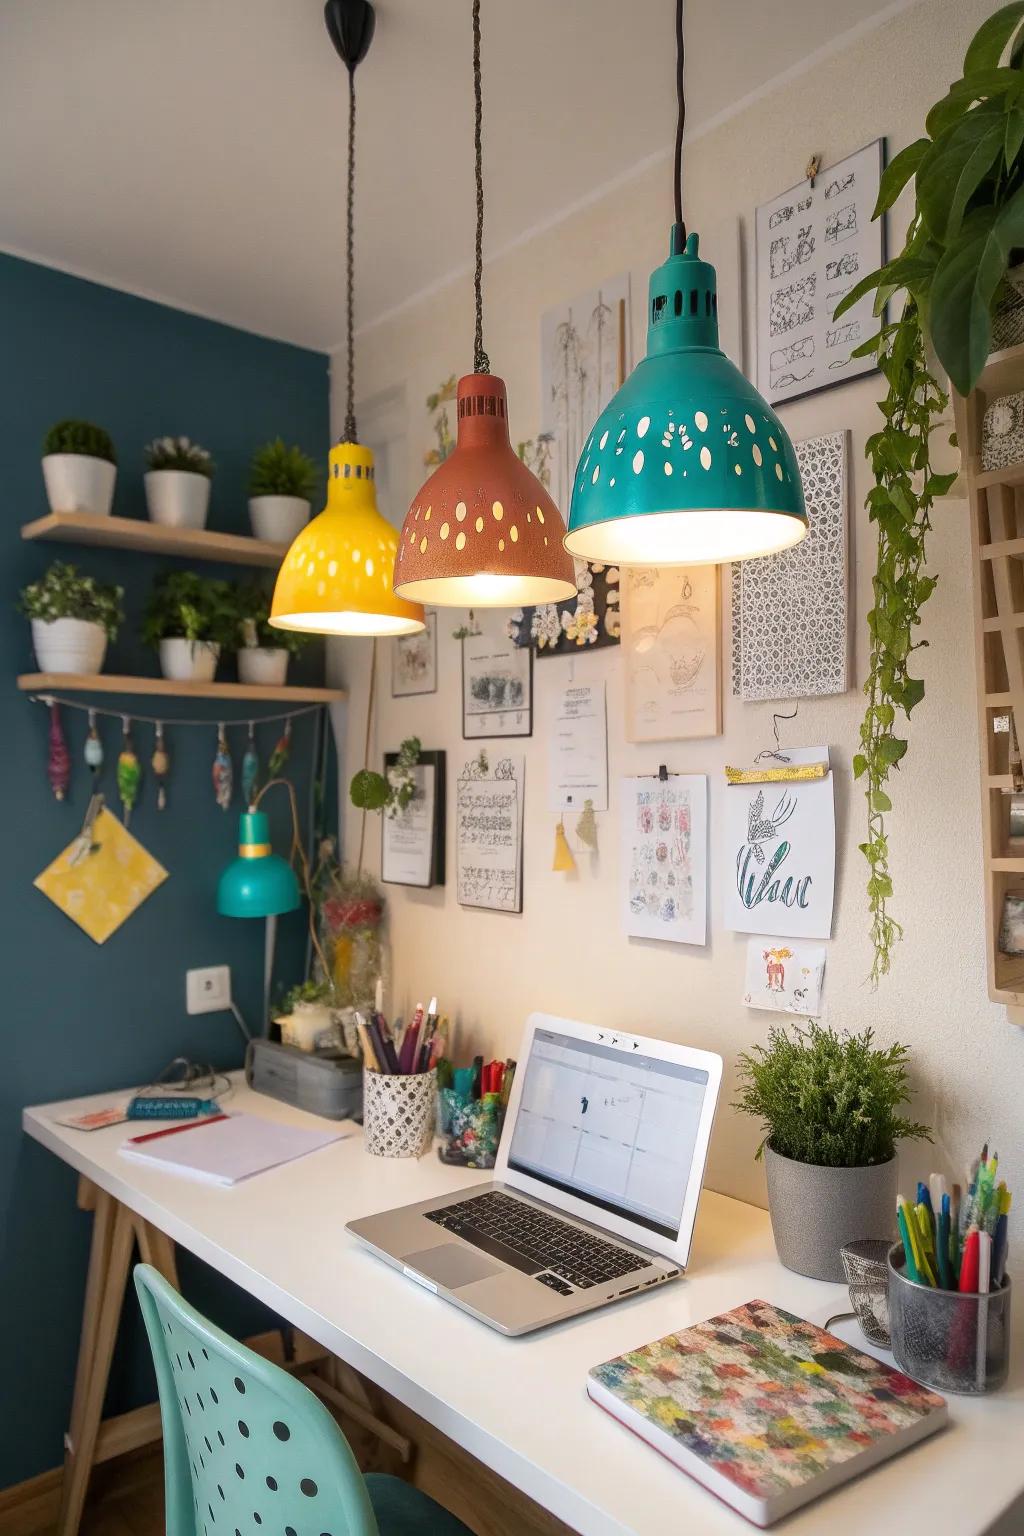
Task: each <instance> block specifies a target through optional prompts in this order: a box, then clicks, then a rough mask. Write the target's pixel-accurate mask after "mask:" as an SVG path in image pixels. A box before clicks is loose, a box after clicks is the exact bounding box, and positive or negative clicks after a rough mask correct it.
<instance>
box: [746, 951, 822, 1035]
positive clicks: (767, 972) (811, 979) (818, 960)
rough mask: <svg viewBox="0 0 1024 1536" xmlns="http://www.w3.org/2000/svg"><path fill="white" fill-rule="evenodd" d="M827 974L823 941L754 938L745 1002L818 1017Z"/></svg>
mask: <svg viewBox="0 0 1024 1536" xmlns="http://www.w3.org/2000/svg"><path fill="white" fill-rule="evenodd" d="M824 975H825V946H824V944H801V943H799V942H798V941H797V940H794V939H788V940H785V941H783V940H782V939H762V938H754V939H751V940H750V941H749V943H748V945H747V972H746V984H745V986H744V989H743V1001H744V1003H745V1004H746V1006H747V1007H748V1008H767V1009H769V1010H771V1012H773V1013H802V1014H805V1015H807V1017H809V1018H817V1017H818V1016H819V1014H820V1013H821V988H822V981H823V979H824Z"/></svg>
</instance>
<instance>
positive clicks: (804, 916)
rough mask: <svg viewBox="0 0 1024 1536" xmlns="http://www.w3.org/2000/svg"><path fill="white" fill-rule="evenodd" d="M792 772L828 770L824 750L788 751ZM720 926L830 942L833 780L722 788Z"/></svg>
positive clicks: (833, 872) (829, 777)
mask: <svg viewBox="0 0 1024 1536" xmlns="http://www.w3.org/2000/svg"><path fill="white" fill-rule="evenodd" d="M786 757H787V758H788V759H789V761H790V762H791V763H793V764H797V765H798V764H800V763H827V762H828V748H827V747H796V748H792V747H787V748H786ZM722 825H723V837H724V843H723V846H722V870H721V874H722V886H723V889H724V891H725V900H724V910H723V921H724V924H725V927H726V928H731V929H733V930H734V931H736V932H738V933H764V932H765V931H766V930H767V931H768V932H770V933H777V934H779V935H780V936H781V937H783V938H787V939H789V938H793V939H827V938H830V937H831V935H832V903H833V900H834V898H835V877H836V811H835V796H834V791H833V784H832V774H831V773H827V774H826V775H825V777H824V778H823V779H808V780H790V781H789V782H788V783H777V784H729V785H727V786H726V790H725V815H724V817H723V820H722Z"/></svg>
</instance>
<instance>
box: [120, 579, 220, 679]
mask: <svg viewBox="0 0 1024 1536" xmlns="http://www.w3.org/2000/svg"><path fill="white" fill-rule="evenodd" d="M235 626H236V618H235V607H234V603H233V600H232V593H231V588H230V586H229V585H228V583H227V582H226V581H211V580H208V579H207V578H206V577H205V576H199V575H197V574H196V572H195V571H170V572H168V573H167V574H165V575H163V576H159V577H157V579H156V581H155V582H154V583H153V590H152V592H151V593H150V598H149V603H148V605H147V608H146V616H145V619H144V621H143V626H142V638H143V639H144V640H145V642H146V644H147V645H153V646H155V647H156V648H157V650H158V652H159V655H160V670H161V672H162V673H163V675H164V677H167V678H170V679H171V680H172V681H173V682H176V683H189V682H192V683H209V682H212V681H213V677H214V674H215V673H216V671H217V662H218V661H219V660H220V653H221V650H222V649H230V648H231V647H232V646H233V644H234V642H235Z"/></svg>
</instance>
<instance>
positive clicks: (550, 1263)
mask: <svg viewBox="0 0 1024 1536" xmlns="http://www.w3.org/2000/svg"><path fill="white" fill-rule="evenodd" d="M424 1214H425V1216H426V1218H427V1220H428V1221H433V1222H436V1223H437V1225H438V1226H440V1227H444V1228H445V1230H446V1231H448V1232H453V1233H455V1234H456V1235H457V1236H458V1237H461V1238H464V1239H465V1241H466V1242H467V1243H472V1244H473V1246H474V1247H475V1248H480V1249H482V1250H483V1252H484V1253H489V1254H491V1256H492V1257H493V1258H496V1259H502V1260H503V1261H504V1262H505V1263H506V1264H511V1265H512V1267H513V1268H514V1269H519V1270H522V1272H523V1273H524V1274H529V1275H534V1276H535V1277H536V1279H538V1280H539V1281H540V1283H541V1284H542V1285H546V1286H548V1287H549V1288H550V1289H551V1290H553V1291H557V1292H558V1293H559V1295H562V1296H569V1295H571V1294H572V1291H573V1288H574V1287H575V1288H576V1289H577V1290H589V1288H590V1287H591V1286H593V1285H600V1284H602V1283H604V1282H605V1281H608V1280H618V1279H619V1278H621V1276H623V1275H630V1274H633V1273H634V1272H635V1271H637V1270H640V1269H646V1268H647V1267H648V1265H649V1263H650V1260H649V1259H646V1258H643V1257H642V1256H641V1255H639V1254H636V1253H631V1252H630V1251H629V1250H628V1249H626V1248H619V1247H618V1246H617V1245H616V1244H615V1243H606V1242H605V1241H604V1239H603V1238H600V1237H595V1236H594V1235H593V1234H592V1233H590V1232H587V1231H584V1230H583V1229H582V1228H580V1227H575V1226H573V1225H572V1223H571V1222H568V1221H562V1220H561V1219H560V1218H559V1217H558V1216H549V1215H548V1214H547V1212H546V1211H541V1210H538V1209H537V1207H536V1206H533V1205H529V1204H527V1202H526V1201H524V1200H514V1199H513V1198H512V1197H511V1196H510V1195H505V1194H502V1193H501V1192H500V1191H499V1190H489V1191H488V1192H487V1194H484V1195H477V1196H476V1197H475V1198H474V1199H472V1200H459V1201H458V1202H457V1203H456V1204H455V1205H446V1206H442V1207H441V1209H440V1210H436V1211H426V1212H424ZM542 1271H543V1273H542Z"/></svg>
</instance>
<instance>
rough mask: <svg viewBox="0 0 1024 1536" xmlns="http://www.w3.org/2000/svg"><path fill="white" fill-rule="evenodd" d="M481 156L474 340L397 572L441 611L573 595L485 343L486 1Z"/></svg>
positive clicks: (549, 504) (476, 63)
mask: <svg viewBox="0 0 1024 1536" xmlns="http://www.w3.org/2000/svg"><path fill="white" fill-rule="evenodd" d="M473 88H474V101H475V133H474V145H475V151H476V271H475V278H474V288H475V296H476V334H475V345H474V358H473V372H472V373H469V374H466V376H465V377H464V378H461V379H460V380H459V387H458V392H457V405H456V412H457V427H456V442H455V448H454V451H453V452H452V453H451V454H450V455H449V457H448V458H447V459H445V461H444V463H443V464H441V465H440V467H439V468H438V469H436V470H435V471H434V473H433V474H432V475H431V477H430V479H429V480H428V481H427V482H426V484H425V485H424V486H423V487H422V488H421V489H420V491H419V492H418V493H417V495H416V496H415V497H414V498H413V502H412V506H411V507H410V508H409V512H408V515H407V517H406V519H405V526H404V527H403V529H402V536H401V541H400V544H399V549H398V561H397V564H396V566H395V592H396V593H397V594H398V596H399V597H400V598H406V599H414V600H416V601H418V602H422V603H434V604H436V605H437V606H438V607H442V608H517V607H521V606H523V605H529V604H535V603H555V602H561V601H562V600H563V599H565V598H569V597H575V595H576V580H575V575H574V567H573V562H572V560H571V558H570V557H569V555H568V554H567V553H566V551H565V549H564V548H563V542H562V541H563V539H564V537H565V524H564V523H563V522H562V518H561V514H560V513H559V511H558V508H557V507H556V506H555V503H554V502H553V501H552V499H551V497H550V496H549V495H548V493H547V491H546V490H545V489H544V487H543V486H542V485H541V483H540V481H539V480H538V479H537V477H536V476H535V475H533V474H531V473H530V471H529V470H528V469H527V467H526V465H525V464H524V463H523V462H522V461H521V460H520V459H519V458H518V456H517V455H516V453H515V451H514V450H513V448H512V443H511V441H510V439H509V432H508V400H507V397H506V394H505V385H504V382H503V381H502V380H501V379H499V378H497V377H495V375H493V374H492V373H491V371H490V362H489V361H488V357H487V353H486V352H485V351H484V345H483V297H482V289H483V219H484V202H483V161H482V146H481V118H482V110H481V81H480V0H473Z"/></svg>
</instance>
